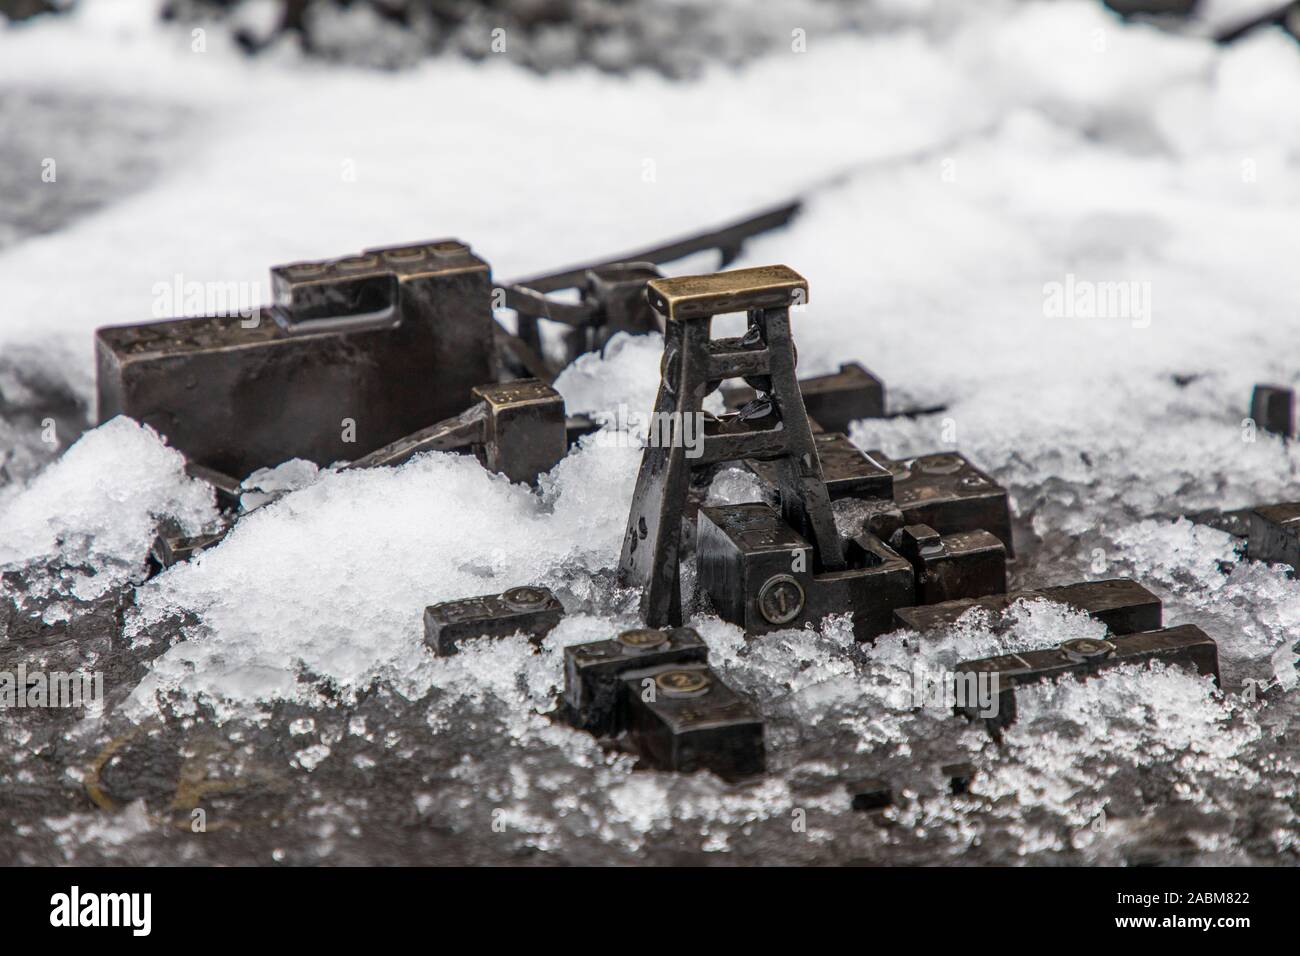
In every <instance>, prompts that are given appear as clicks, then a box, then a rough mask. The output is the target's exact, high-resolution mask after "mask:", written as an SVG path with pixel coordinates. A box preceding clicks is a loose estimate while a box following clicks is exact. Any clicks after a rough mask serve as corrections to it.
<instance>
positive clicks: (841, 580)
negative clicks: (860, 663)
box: [803, 533, 916, 641]
mask: <svg viewBox="0 0 1300 956" xmlns="http://www.w3.org/2000/svg"><path fill="white" fill-rule="evenodd" d="M846 550H847V554H848V559H849V567H848V568H847V569H846V570H843V571H823V572H820V573H818V574H816V575H814V577H813V584H812V593H811V594H810V595H809V602H808V603H809V609H808V613H807V614H806V615H804V618H803V619H804V620H806V621H809V622H811V623H812V624H813V625H814V626H818V625H820V624H821V622H822V620H824V619H825V617H826V616H827V615H828V614H844V613H848V614H851V615H852V619H853V637H854V639H856V640H858V641H872V640H875V639H876V638H877V637H879V636H880V635H881V634H884V633H886V632H888V631H890V630H893V621H894V613H895V612H896V611H897V610H898V609H899V608H902V607H910V606H911V605H913V604H915V603H916V574H915V573H914V572H913V570H912V565H911V564H910V563H909V562H908V561H907V559H906V558H904V557H902V556H901V555H899V554H898V553H897V552H895V551H894V550H893V549H892V548H890V547H889V546H888V545H887V544H885V543H884V542H883V541H881V540H880V539H879V538H877V537H876V536H875V535H873V534H868V533H863V534H860V535H858V536H857V537H855V538H853V539H852V540H850V541H849V543H848V548H847V549H846Z"/></svg>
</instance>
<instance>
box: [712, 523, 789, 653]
mask: <svg viewBox="0 0 1300 956" xmlns="http://www.w3.org/2000/svg"><path fill="white" fill-rule="evenodd" d="M698 520H699V523H698V530H697V534H696V562H697V567H698V569H699V577H698V582H699V587H700V589H701V590H702V591H703V592H704V593H705V594H707V595H708V596H709V598H710V600H711V601H712V602H713V607H714V609H715V610H716V611H717V612H718V616H719V617H721V618H722V619H723V620H724V621H730V622H731V623H733V624H739V625H740V626H741V627H743V628H744V629H745V633H746V634H762V633H765V632H767V631H772V630H777V629H780V628H785V627H799V626H800V623H801V621H802V620H803V614H804V612H805V606H806V604H807V594H808V592H809V590H810V589H811V587H812V578H813V574H812V568H813V549H812V545H811V544H809V543H808V541H807V539H805V538H804V537H803V536H802V535H800V534H798V533H797V532H796V531H795V530H794V529H793V528H791V527H790V526H789V525H787V524H786V523H785V522H784V521H782V520H781V516H780V515H779V514H778V513H777V512H776V510H775V509H774V508H771V507H769V506H768V505H765V504H759V503H753V504H740V505H727V506H725V507H707V508H701V509H700V513H699V519H698Z"/></svg>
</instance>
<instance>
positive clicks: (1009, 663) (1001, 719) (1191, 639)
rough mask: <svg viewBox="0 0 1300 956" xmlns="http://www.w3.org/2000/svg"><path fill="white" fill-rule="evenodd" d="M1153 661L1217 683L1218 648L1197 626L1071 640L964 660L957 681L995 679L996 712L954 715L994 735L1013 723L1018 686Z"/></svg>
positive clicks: (969, 708) (966, 710) (969, 710)
mask: <svg viewBox="0 0 1300 956" xmlns="http://www.w3.org/2000/svg"><path fill="white" fill-rule="evenodd" d="M1085 645H1086V646H1085ZM1153 661H1159V662H1162V663H1166V664H1179V665H1182V666H1185V667H1189V668H1191V669H1192V670H1194V671H1196V673H1198V674H1200V675H1202V676H1205V677H1212V678H1214V682H1215V683H1216V684H1217V683H1219V652H1218V646H1217V645H1216V644H1215V643H1214V641H1213V640H1211V639H1210V638H1209V637H1208V636H1207V635H1206V634H1205V632H1204V631H1202V630H1201V629H1200V628H1199V627H1196V626H1195V625H1193V624H1183V625H1180V626H1178V627H1167V628H1163V629H1161V630H1157V631H1142V632H1140V633H1137V634H1123V635H1113V636H1112V638H1111V639H1110V640H1109V641H1087V642H1084V641H1071V642H1067V643H1066V644H1062V645H1061V646H1059V647H1056V648H1052V649H1050V650H1041V651H1022V652H1020V653H1016V654H1002V655H1000V656H997V657H986V658H982V659H980V660H976V661H964V662H963V663H961V664H959V665H958V666H957V672H958V675H959V677H960V676H961V675H962V674H975V675H989V676H990V677H993V678H995V680H996V688H995V689H996V691H997V693H998V702H997V713H996V714H995V715H993V716H982V715H980V714H979V713H978V708H977V707H976V706H974V705H972V704H970V703H966V704H964V705H959V707H958V711H959V712H960V713H963V714H965V716H967V717H969V718H971V719H983V720H984V721H985V723H986V726H988V727H989V729H990V730H991V731H995V732H996V731H997V730H999V729H1000V728H1002V727H1005V726H1007V725H1008V724H1010V723H1012V722H1013V721H1014V720H1015V718H1016V704H1015V688H1016V687H1018V686H1019V685H1021V684H1027V683H1032V682H1035V681H1041V680H1050V679H1052V678H1055V677H1059V676H1061V675H1062V674H1074V675H1076V676H1079V677H1086V676H1090V675H1092V674H1096V673H1098V672H1099V671H1102V670H1105V669H1108V668H1111V667H1118V666H1120V665H1122V664H1146V663H1151V662H1153Z"/></svg>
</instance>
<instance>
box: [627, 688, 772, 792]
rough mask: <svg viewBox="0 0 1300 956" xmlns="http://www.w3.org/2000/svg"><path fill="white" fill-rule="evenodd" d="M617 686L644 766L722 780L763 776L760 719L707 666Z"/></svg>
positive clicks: (741, 698)
mask: <svg viewBox="0 0 1300 956" xmlns="http://www.w3.org/2000/svg"><path fill="white" fill-rule="evenodd" d="M623 683H624V691H623V693H624V699H625V700H627V702H628V717H627V729H628V738H629V740H630V741H631V743H632V744H633V745H634V746H635V747H636V750H637V752H638V754H639V755H640V756H641V759H642V761H643V762H644V763H646V764H647V765H648V766H650V767H653V768H655V769H658V770H674V771H679V772H682V773H693V772H695V771H697V770H711V771H712V772H713V773H716V774H717V775H718V776H720V777H722V778H724V779H735V778H738V777H745V776H750V775H752V774H758V773H762V772H763V770H764V767H765V764H766V755H765V753H764V749H763V718H762V717H761V716H760V715H759V714H758V712H757V711H756V710H755V709H754V708H753V706H752V705H751V704H750V703H749V702H748V701H746V700H745V699H744V698H743V697H741V696H740V695H739V694H737V693H736V692H735V691H733V690H732V689H731V688H730V687H728V686H727V685H726V684H724V683H723V682H722V680H721V679H720V678H719V677H718V676H717V674H715V673H714V672H713V671H712V670H710V669H709V667H708V666H707V665H704V664H686V665H680V666H679V665H670V666H668V667H663V668H659V669H658V670H655V671H652V672H650V673H648V674H640V675H637V676H635V677H625V678H623Z"/></svg>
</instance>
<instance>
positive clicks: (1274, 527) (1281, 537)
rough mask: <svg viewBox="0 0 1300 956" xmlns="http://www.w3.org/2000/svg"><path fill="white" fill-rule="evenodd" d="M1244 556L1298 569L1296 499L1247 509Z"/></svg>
mask: <svg viewBox="0 0 1300 956" xmlns="http://www.w3.org/2000/svg"><path fill="white" fill-rule="evenodd" d="M1246 557H1248V558H1250V559H1251V560H1254V561H1267V562H1268V563H1269V564H1288V565H1290V566H1291V567H1292V568H1295V569H1296V570H1297V571H1300V502H1288V503H1284V504H1276V505H1261V506H1260V507H1258V508H1255V509H1253V510H1252V511H1251V513H1250V537H1249V538H1248V539H1247V541H1246Z"/></svg>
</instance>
